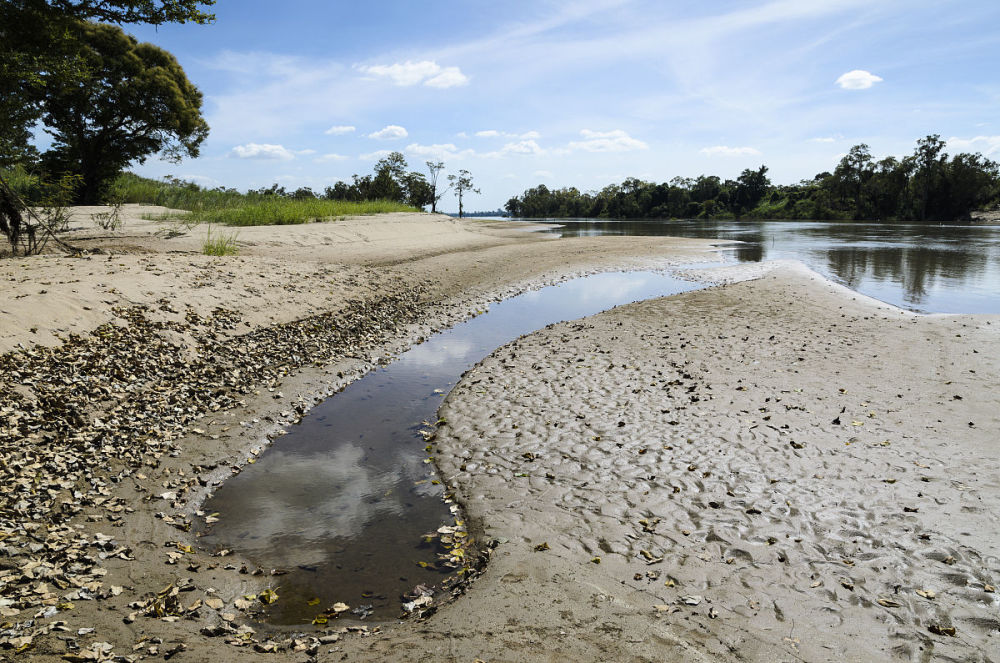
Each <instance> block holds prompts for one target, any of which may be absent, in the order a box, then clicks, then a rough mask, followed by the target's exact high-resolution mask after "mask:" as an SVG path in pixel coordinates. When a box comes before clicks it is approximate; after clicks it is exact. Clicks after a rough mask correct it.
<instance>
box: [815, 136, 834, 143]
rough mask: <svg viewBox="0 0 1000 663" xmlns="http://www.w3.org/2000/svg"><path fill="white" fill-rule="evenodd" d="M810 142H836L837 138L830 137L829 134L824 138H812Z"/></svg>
mask: <svg viewBox="0 0 1000 663" xmlns="http://www.w3.org/2000/svg"><path fill="white" fill-rule="evenodd" d="M809 142H810V143H836V142H837V139H836V138H830V137H828V136H827V137H823V138H810V139H809Z"/></svg>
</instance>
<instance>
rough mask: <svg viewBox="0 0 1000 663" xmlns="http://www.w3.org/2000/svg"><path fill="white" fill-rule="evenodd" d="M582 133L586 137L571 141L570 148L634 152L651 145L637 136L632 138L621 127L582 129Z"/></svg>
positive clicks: (589, 150)
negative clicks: (607, 129)
mask: <svg viewBox="0 0 1000 663" xmlns="http://www.w3.org/2000/svg"><path fill="white" fill-rule="evenodd" d="M580 135H581V136H583V137H584V140H577V141H572V142H570V144H569V147H570V149H573V150H584V151H586V152H633V151H635V150H648V149H649V145H647V144H646V143H644V142H642V141H641V140H639V139H637V138H632V137H631V136H629V135H628V134H627V133H625V131H623V130H621V129H615V130H613V131H591V130H590V129H583V130H582V131H580Z"/></svg>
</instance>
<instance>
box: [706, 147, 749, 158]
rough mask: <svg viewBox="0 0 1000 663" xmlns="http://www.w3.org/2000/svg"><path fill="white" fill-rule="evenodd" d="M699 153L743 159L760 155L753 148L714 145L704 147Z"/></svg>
mask: <svg viewBox="0 0 1000 663" xmlns="http://www.w3.org/2000/svg"><path fill="white" fill-rule="evenodd" d="M698 151H699V152H701V153H702V154H704V155H707V156H710V157H716V156H720V157H743V156H753V155H759V154H760V150H757V149H754V148H752V147H729V146H728V145H713V146H712V147H703V148H701V149H700V150H698Z"/></svg>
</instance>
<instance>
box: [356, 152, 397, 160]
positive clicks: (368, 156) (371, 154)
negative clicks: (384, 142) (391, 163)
mask: <svg viewBox="0 0 1000 663" xmlns="http://www.w3.org/2000/svg"><path fill="white" fill-rule="evenodd" d="M390 154H392V150H375V151H374V152H368V153H367V154H359V155H358V158H359V159H361V160H362V161H377V160H378V159H381V158H383V157H387V156H389V155H390Z"/></svg>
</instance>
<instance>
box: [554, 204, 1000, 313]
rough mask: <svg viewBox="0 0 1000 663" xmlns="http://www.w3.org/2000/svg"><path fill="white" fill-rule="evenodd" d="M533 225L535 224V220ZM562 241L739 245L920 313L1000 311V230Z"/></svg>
mask: <svg viewBox="0 0 1000 663" xmlns="http://www.w3.org/2000/svg"><path fill="white" fill-rule="evenodd" d="M534 221H535V222H536V223H537V221H538V220H534ZM552 223H557V224H558V226H553V228H552V230H551V231H550V232H555V233H559V234H561V235H562V236H564V237H574V236H592V235H637V236H651V235H661V236H662V235H674V236H680V237H698V238H718V239H723V240H739V241H740V242H744V244H737V245H733V246H731V247H728V252H729V253H730V255H732V256H733V257H735V258H736V260H739V261H741V262H759V261H761V260H773V259H788V258H790V259H794V260H800V261H802V262H803V263H805V264H806V265H808V266H809V267H810V268H812V269H813V270H815V271H817V272H820V273H822V274H824V275H825V276H828V277H830V278H832V279H833V280H835V281H838V282H840V283H843V284H845V285H847V286H849V287H851V288H853V289H855V290H857V291H858V292H861V293H864V294H866V295H869V296H872V297H875V298H877V299H880V300H882V301H886V302H889V303H891V304H894V305H896V306H900V307H903V308H909V309H911V310H916V311H922V312H939V313H1000V227H998V226H928V225H914V224H855V223H839V222H837V223H834V222H827V221H657V220H639V221H594V220H586V219H571V220H562V219H560V220H558V221H553V222H552Z"/></svg>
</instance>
